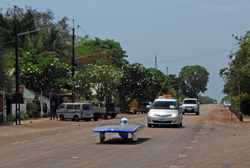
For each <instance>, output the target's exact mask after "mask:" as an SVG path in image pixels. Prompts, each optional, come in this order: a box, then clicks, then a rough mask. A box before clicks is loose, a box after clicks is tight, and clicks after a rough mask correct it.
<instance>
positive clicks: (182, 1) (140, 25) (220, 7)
mask: <svg viewBox="0 0 250 168" xmlns="http://www.w3.org/2000/svg"><path fill="white" fill-rule="evenodd" d="M11 5H16V6H18V7H21V8H25V7H26V6H30V7H32V9H37V10H38V11H43V12H45V11H46V10H47V9H50V10H52V11H53V12H54V13H55V15H54V16H55V17H56V18H55V21H56V19H61V18H63V17H64V16H66V17H68V18H69V19H71V20H75V26H77V25H79V26H80V28H79V29H77V30H76V31H75V34H76V35H78V36H82V37H84V36H85V35H88V36H89V37H90V38H92V39H94V38H95V37H98V38H100V39H103V40H104V39H113V40H114V41H116V42H119V43H120V45H121V46H122V48H123V50H125V51H126V54H127V55H128V57H127V60H128V61H129V62H130V63H141V64H143V66H145V67H146V68H149V67H153V68H155V67H157V69H159V70H160V71H162V72H163V73H164V74H166V73H168V74H176V75H177V76H178V74H179V72H180V71H181V69H182V68H183V67H184V66H187V65H200V66H203V67H205V68H206V69H207V71H208V72H209V73H210V75H209V83H208V85H207V88H208V90H207V91H206V92H205V93H203V94H201V95H203V96H209V97H211V98H213V99H217V100H218V101H220V100H221V99H222V98H223V97H224V96H225V95H224V94H223V93H222V89H223V85H224V81H223V80H222V78H221V77H220V76H219V72H220V69H222V68H225V67H228V63H229V62H230V60H229V58H228V55H229V54H230V51H233V52H235V51H237V49H238V48H239V47H238V46H237V45H236V43H237V41H236V40H235V39H234V38H233V37H232V34H234V35H235V36H241V35H242V36H243V35H244V34H245V32H246V31H248V30H250V22H249V16H250V1H249V0H70V1H69V0H42V1H40V0H0V7H2V8H3V13H4V12H5V11H6V9H7V8H9V7H11V8H12V6H11ZM69 25H70V26H73V22H70V23H69ZM155 57H157V61H156V62H155ZM166 67H167V68H168V71H167V70H166V69H167V68H166Z"/></svg>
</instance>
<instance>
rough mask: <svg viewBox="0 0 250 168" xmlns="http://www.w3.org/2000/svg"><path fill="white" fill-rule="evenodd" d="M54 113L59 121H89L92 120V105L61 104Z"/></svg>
mask: <svg viewBox="0 0 250 168" xmlns="http://www.w3.org/2000/svg"><path fill="white" fill-rule="evenodd" d="M56 113H57V116H58V117H59V118H60V120H64V119H71V120H72V121H79V120H86V121H90V120H91V119H93V118H94V111H93V107H92V104H89V103H62V104H61V105H60V106H59V107H58V108H57V110H56Z"/></svg>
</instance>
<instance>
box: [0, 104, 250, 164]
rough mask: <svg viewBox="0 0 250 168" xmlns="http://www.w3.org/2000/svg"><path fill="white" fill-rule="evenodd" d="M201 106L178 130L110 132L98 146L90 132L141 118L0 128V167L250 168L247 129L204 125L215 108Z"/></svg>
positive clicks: (141, 118) (143, 116) (141, 121)
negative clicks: (134, 135) (126, 135)
mask: <svg viewBox="0 0 250 168" xmlns="http://www.w3.org/2000/svg"><path fill="white" fill-rule="evenodd" d="M200 108H201V109H200V115H195V114H186V115H184V121H183V127H182V128H174V127H152V128H148V127H146V128H144V129H143V130H142V131H140V132H139V136H138V137H139V139H138V141H137V142H132V140H131V139H128V140H127V141H126V140H123V139H121V138H120V137H119V135H118V134H114V133H110V134H106V139H105V141H104V142H103V143H100V142H99V139H98V133H94V132H92V129H93V128H94V127H96V126H98V125H102V124H110V123H119V121H120V119H121V118H122V117H127V118H128V119H129V122H130V123H139V124H146V114H136V115H134V114H131V115H130V114H119V115H118V116H117V118H115V119H108V120H100V121H98V122H94V121H91V122H85V121H80V122H74V121H71V120H68V121H45V122H39V123H32V124H25V125H20V126H1V127H0V129H1V130H0V167H87V168H91V167H93V168H96V167H98V168H99V167H103V168H107V167H109V168H119V167H121V168H124V167H131V168H134V167H136V168H147V167H154V168H155V167H167V168H182V167H249V166H250V160H249V159H248V157H249V156H250V155H249V154H250V152H249V151H250V150H249V149H250V146H249V145H248V144H249V143H248V142H247V141H248V140H249V138H250V137H249V136H248V135H247V134H246V132H248V133H249V128H248V127H249V125H233V124H221V123H217V122H207V121H208V119H209V118H210V116H211V115H212V114H213V112H214V111H215V110H216V109H219V105H202V106H201V107H200ZM218 111H219V110H218ZM242 156H246V157H242Z"/></svg>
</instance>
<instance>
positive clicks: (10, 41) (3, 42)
mask: <svg viewBox="0 0 250 168" xmlns="http://www.w3.org/2000/svg"><path fill="white" fill-rule="evenodd" d="M14 42H15V41H10V42H3V43H0V44H8V43H14Z"/></svg>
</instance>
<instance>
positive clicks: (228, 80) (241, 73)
mask: <svg viewBox="0 0 250 168" xmlns="http://www.w3.org/2000/svg"><path fill="white" fill-rule="evenodd" d="M235 39H236V40H237V41H238V42H237V44H238V45H239V49H238V50H237V51H236V52H235V53H233V52H231V53H230V55H229V58H230V59H231V62H230V63H229V67H226V68H223V69H221V70H220V73H219V75H220V77H222V78H223V80H224V82H225V85H224V88H223V91H222V92H223V93H225V94H231V93H232V95H234V96H235V95H237V94H238V86H240V90H241V91H242V92H243V93H250V78H249V77H250V53H249V51H250V50H249V49H250V31H247V32H246V34H245V35H244V36H240V37H238V36H236V37H235Z"/></svg>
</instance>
